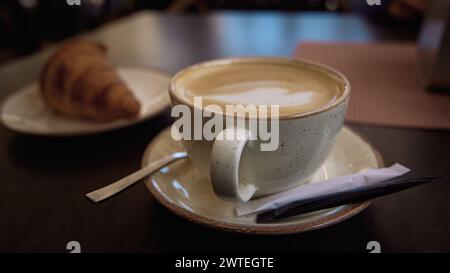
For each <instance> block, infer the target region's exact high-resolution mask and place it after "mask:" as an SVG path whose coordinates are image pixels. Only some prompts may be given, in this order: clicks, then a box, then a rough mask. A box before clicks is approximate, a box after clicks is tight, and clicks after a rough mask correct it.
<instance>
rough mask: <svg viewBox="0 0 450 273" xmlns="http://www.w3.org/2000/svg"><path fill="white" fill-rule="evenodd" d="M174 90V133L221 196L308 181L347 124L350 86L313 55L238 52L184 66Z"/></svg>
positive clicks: (251, 193) (257, 193)
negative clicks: (305, 57) (302, 58)
mask: <svg viewBox="0 0 450 273" xmlns="http://www.w3.org/2000/svg"><path fill="white" fill-rule="evenodd" d="M169 93H170V96H171V100H172V105H173V108H172V117H175V118H177V119H176V121H175V123H174V124H173V126H172V137H173V138H174V139H176V140H182V141H183V145H184V146H185V147H186V149H187V151H188V154H189V158H190V159H191V161H192V162H193V164H194V166H195V168H196V169H198V170H199V172H198V173H200V174H201V175H204V176H207V177H208V178H210V180H211V183H212V186H213V189H214V191H215V192H216V193H217V194H218V195H219V196H221V197H227V198H233V199H237V200H241V201H245V200H249V199H250V198H252V197H255V196H261V195H266V194H270V193H274V192H279V191H282V190H286V189H289V188H291V187H293V186H295V185H298V184H301V183H306V182H307V181H308V178H309V177H310V176H311V175H312V174H313V173H314V171H315V170H317V169H318V168H319V167H320V165H321V164H322V163H323V161H324V160H325V158H326V156H327V155H328V153H329V151H330V149H331V146H332V145H333V143H334V140H335V136H336V135H337V133H338V132H339V130H340V129H341V127H342V124H343V121H344V115H345V111H346V108H347V104H348V98H349V94H350V85H349V83H348V81H347V79H346V78H345V77H344V76H343V75H342V74H340V73H339V72H337V71H335V70H334V69H332V68H329V67H326V66H323V65H320V64H316V63H312V62H308V61H300V60H292V59H284V58H267V57H261V58H235V59H222V60H215V61H209V62H204V63H201V64H198V65H194V66H191V67H188V68H186V69H184V70H182V71H181V72H179V73H178V74H176V75H175V76H174V77H173V78H172V81H171V85H170V90H169Z"/></svg>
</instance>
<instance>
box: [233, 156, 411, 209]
mask: <svg viewBox="0 0 450 273" xmlns="http://www.w3.org/2000/svg"><path fill="white" fill-rule="evenodd" d="M409 171H410V170H409V169H408V168H406V167H405V166H402V165H400V164H398V163H397V164H394V165H392V166H391V167H389V168H381V169H370V170H368V171H364V172H361V173H355V174H351V175H346V176H341V177H335V178H331V179H328V180H323V181H319V182H315V183H311V184H306V185H301V186H298V187H296V188H293V189H290V190H287V191H284V192H280V193H277V194H273V195H269V196H266V197H261V198H258V199H255V200H250V201H248V202H245V203H240V204H238V205H237V206H236V214H237V215H238V216H244V215H248V214H252V213H261V212H264V211H268V210H272V209H276V208H278V207H281V206H283V205H285V204H288V203H291V202H293V201H299V200H302V199H306V198H312V197H317V196H321V195H327V194H331V193H337V192H343V191H348V190H353V189H357V188H359V187H363V186H369V185H374V184H376V183H380V182H383V181H386V180H389V179H392V178H395V177H398V176H401V175H404V174H405V173H407V172H409Z"/></svg>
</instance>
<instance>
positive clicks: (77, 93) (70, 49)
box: [40, 39, 140, 121]
mask: <svg viewBox="0 0 450 273" xmlns="http://www.w3.org/2000/svg"><path fill="white" fill-rule="evenodd" d="M40 83H41V93H42V95H43V98H44V100H45V101H46V102H47V103H48V105H50V107H51V108H52V109H54V110H55V111H56V112H59V113H62V114H65V115H69V116H72V117H78V118H85V119H91V120H97V121H111V120H115V119H120V118H133V117H136V116H137V115H138V114H139V110H140V104H139V102H138V101H137V99H136V98H135V97H134V96H133V93H132V91H131V90H130V89H129V88H128V87H127V85H126V84H125V83H124V82H123V80H122V79H121V78H120V77H119V75H118V73H117V71H116V69H115V68H114V67H113V66H112V65H111V64H109V62H108V60H107V58H106V48H105V47H104V46H103V45H101V44H98V43H94V42H90V41H87V40H82V39H76V40H72V41H69V42H67V43H66V44H64V45H62V46H61V47H60V48H59V49H58V50H57V51H56V52H55V53H54V54H53V55H52V56H51V57H50V59H49V61H48V62H47V64H46V65H45V67H44V69H43V71H42V74H41V81H40Z"/></svg>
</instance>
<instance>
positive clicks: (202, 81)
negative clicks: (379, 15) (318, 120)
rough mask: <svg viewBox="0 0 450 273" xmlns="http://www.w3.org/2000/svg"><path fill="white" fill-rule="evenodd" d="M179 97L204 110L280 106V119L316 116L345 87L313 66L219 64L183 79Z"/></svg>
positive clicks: (178, 89)
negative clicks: (198, 102)
mask: <svg viewBox="0 0 450 273" xmlns="http://www.w3.org/2000/svg"><path fill="white" fill-rule="evenodd" d="M175 84H176V93H177V95H178V96H180V97H181V98H184V99H185V100H187V101H190V102H193V101H194V97H201V98H202V103H203V107H205V106H207V105H211V104H215V105H219V106H220V107H221V108H222V109H225V106H226V105H238V104H242V105H245V106H246V105H256V106H258V105H279V107H280V108H279V113H280V115H295V114H303V113H308V112H314V111H317V110H320V109H324V108H326V107H327V106H329V105H331V104H333V102H335V101H336V100H337V99H338V98H339V97H340V96H342V94H343V93H344V86H343V83H341V82H340V81H338V80H337V79H336V78H335V77H333V75H331V73H330V72H327V71H323V70H319V69H317V68H314V67H313V66H312V65H301V64H297V63H295V62H293V63H289V64H286V63H276V62H270V61H268V62H261V61H255V62H251V61H248V62H236V63H226V64H223V63H220V64H212V65H209V66H204V67H199V68H196V69H193V70H191V71H186V73H184V74H182V75H180V77H178V78H177V80H176V82H175Z"/></svg>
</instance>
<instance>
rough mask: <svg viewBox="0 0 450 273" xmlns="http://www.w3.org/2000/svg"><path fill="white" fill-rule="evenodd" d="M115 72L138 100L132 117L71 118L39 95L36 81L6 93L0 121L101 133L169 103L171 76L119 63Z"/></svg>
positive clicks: (36, 131)
mask: <svg viewBox="0 0 450 273" xmlns="http://www.w3.org/2000/svg"><path fill="white" fill-rule="evenodd" d="M118 72H119V74H120V76H121V77H122V79H123V80H124V81H125V82H126V83H127V84H128V86H129V87H130V89H131V90H132V91H133V93H134V95H135V96H136V98H137V99H138V100H139V101H140V102H141V112H140V114H139V116H138V117H137V118H135V119H123V120H117V121H113V122H107V123H100V122H93V121H86V120H82V119H74V118H70V117H66V116H63V115H60V114H58V113H55V112H54V111H52V110H51V109H50V108H49V107H48V106H47V104H46V103H45V102H44V100H43V99H42V97H41V94H40V90H39V83H37V82H34V83H32V84H30V85H27V86H25V87H22V88H21V89H19V90H17V91H16V92H14V93H13V94H12V95H11V96H9V97H8V98H7V99H6V100H5V101H4V103H3V104H2V107H1V112H0V113H1V122H2V123H3V125H4V126H5V127H6V128H8V129H10V130H12V131H15V132H19V133H25V134H32V135H46V136H72V135H87V134H94V133H101V132H105V131H109V130H113V129H118V128H123V127H127V126H130V125H134V124H136V123H139V122H142V121H145V120H147V119H149V118H151V117H153V116H155V115H157V114H158V113H160V112H162V111H163V110H164V109H166V108H167V107H168V106H169V105H170V99H169V94H168V87H169V82H170V78H171V76H170V75H169V74H168V73H166V72H163V71H160V70H158V69H155V68H148V67H119V68H118Z"/></svg>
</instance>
